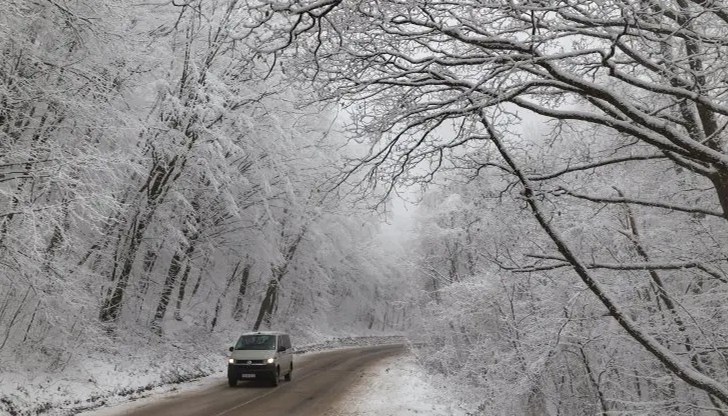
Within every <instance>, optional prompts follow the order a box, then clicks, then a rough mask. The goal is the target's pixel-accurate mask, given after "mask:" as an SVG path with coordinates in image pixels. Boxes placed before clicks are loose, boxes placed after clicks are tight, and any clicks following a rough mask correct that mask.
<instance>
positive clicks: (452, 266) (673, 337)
mask: <svg viewBox="0 0 728 416" xmlns="http://www.w3.org/2000/svg"><path fill="white" fill-rule="evenodd" d="M567 137H568V136H567V135H564V136H562V138H567ZM530 138H531V144H537V143H538V142H539V141H540V140H542V138H539V136H538V135H532V136H530ZM610 140H611V139H608V138H606V137H605V138H603V140H601V141H600V143H599V144H589V146H590V147H591V149H590V150H591V151H590V152H589V155H588V156H589V157H591V158H599V157H600V156H601V154H602V152H611V150H608V149H609V146H608V144H609V141H610ZM563 143H571V142H569V141H568V140H564V141H563ZM563 143H561V142H556V143H553V144H552V150H553V151H554V152H555V153H556V154H558V155H559V158H562V157H573V158H574V163H575V164H576V163H581V160H580V159H581V158H582V157H583V156H580V155H579V153H580V151H581V150H583V149H579V148H578V147H573V148H571V149H567V148H564V147H562V144H563ZM600 148H601V149H600ZM602 149H604V150H602ZM550 154H551V153H547V154H544V155H540V156H539V160H533V159H530V156H529V155H528V154H526V153H525V152H524V153H521V154H520V156H521V157H522V158H523V163H524V164H526V163H528V164H529V165H530V166H532V167H534V168H536V167H539V166H541V165H548V164H550V163H552V160H551V159H550V157H551V156H549V155H550ZM526 161H528V162H526ZM574 176H575V177H572V178H569V180H566V179H561V180H559V183H557V184H555V185H554V186H555V187H557V189H563V188H560V187H565V186H574V185H578V186H579V188H580V192H582V191H581V189H583V190H585V191H583V192H587V191H588V192H592V193H599V192H601V193H602V194H603V195H610V197H613V198H619V197H620V195H637V194H639V195H640V197H641V198H645V199H651V200H656V201H657V200H672V201H675V200H680V199H682V198H684V197H685V196H686V195H688V194H689V193H692V192H698V193H700V192H703V191H701V190H700V189H701V188H703V187H704V186H705V184H704V183H702V180H701V179H700V178H699V177H697V176H696V175H693V174H690V173H688V172H686V171H684V170H682V169H675V168H674V167H671V166H670V165H669V164H666V163H664V162H661V161H655V162H652V163H650V164H649V165H646V164H645V165H642V166H640V167H639V168H638V169H635V168H634V167H631V166H622V167H611V168H608V169H607V168H603V169H600V170H599V171H598V172H591V171H588V172H584V173H575V174H574ZM504 179H507V175H494V176H491V177H490V178H482V179H476V180H473V181H470V182H469V183H467V184H461V185H458V186H452V185H451V186H449V187H448V188H438V190H434V189H433V191H431V192H429V193H428V194H427V195H426V196H425V199H424V204H422V205H421V206H420V208H419V213H420V214H419V215H418V220H417V224H418V225H417V228H418V232H417V240H416V241H417V244H418V245H419V249H418V252H419V256H420V262H419V268H420V270H421V272H422V278H421V279H422V284H423V287H425V288H427V289H428V291H429V296H428V297H427V299H426V300H425V301H423V302H422V303H421V304H420V306H419V309H418V310H419V314H421V321H419V322H418V325H417V326H416V327H415V328H416V329H415V333H417V334H418V339H417V340H418V341H419V343H418V344H417V345H419V347H418V355H419V357H420V360H421V362H422V363H423V364H424V365H425V366H426V367H427V368H429V369H430V371H431V372H433V374H442V375H444V376H445V379H446V380H448V382H447V385H448V386H452V385H453V382H454V381H458V382H459V383H460V384H461V385H462V386H463V387H462V388H459V387H452V390H453V391H454V392H458V393H457V394H459V395H460V397H461V399H462V400H465V401H466V402H472V403H475V404H476V405H475V407H476V409H474V411H477V409H480V411H482V412H483V413H484V414H499V415H500V414H502V415H510V414H530V415H542V414H563V415H582V414H600V413H606V412H616V413H618V414H619V413H630V412H638V413H640V414H654V415H658V414H702V413H703V412H704V411H707V410H705V409H710V408H715V406H716V404H715V403H713V402H711V400H710V399H709V398H708V397H706V396H705V395H703V394H701V393H699V392H696V391H695V390H693V389H691V388H690V387H689V386H687V385H685V384H683V383H681V382H680V380H679V378H678V376H677V375H675V374H671V373H670V372H669V371H666V368H665V367H664V366H663V365H661V364H660V363H659V362H658V361H657V360H655V359H654V357H653V356H651V354H649V353H648V351H646V350H645V349H644V348H643V347H642V346H641V345H640V344H639V343H638V342H635V340H634V339H633V338H631V337H629V336H628V334H626V333H625V332H624V330H623V328H621V327H620V326H619V325H618V323H617V321H616V320H615V319H614V317H613V316H610V314H609V312H608V311H607V310H606V309H605V308H604V306H603V305H602V304H600V302H599V300H598V299H596V298H595V297H593V296H590V294H589V292H588V288H587V287H586V286H585V285H583V284H582V283H580V282H578V281H576V280H575V279H574V276H573V274H572V273H573V272H571V271H570V270H569V268H568V267H566V265H565V263H564V262H563V260H561V258H560V257H559V256H558V255H555V254H551V250H553V248H552V247H553V246H552V245H551V243H550V242H549V241H548V239H547V236H545V235H544V234H543V233H541V232H539V229H538V225H537V224H536V223H535V222H534V220H533V218H531V217H530V216H529V215H528V213H527V212H526V211H525V210H523V208H524V207H523V205H522V203H523V202H522V200H521V197H520V196H519V195H518V194H510V191H508V190H507V188H508V183H507V182H505V181H504ZM701 183H702V185H701ZM697 198H698V199H697V201H701V200H703V198H704V197H699V196H697ZM544 201H545V202H547V203H548V204H549V205H550V206H551V213H552V215H551V217H550V223H551V224H552V225H553V226H556V227H558V228H559V229H560V230H562V233H563V234H562V235H563V236H564V237H563V238H565V239H566V240H567V241H568V242H569V243H570V244H571V245H572V247H574V248H575V250H576V251H577V253H578V254H579V256H580V257H582V258H584V259H588V260H585V261H586V263H587V265H588V266H587V267H589V269H590V270H592V271H593V272H594V273H595V275H596V276H597V278H598V280H599V282H600V283H602V284H603V285H605V286H606V287H607V288H608V291H609V294H610V296H612V298H613V299H615V300H616V301H617V302H619V304H620V306H622V307H623V308H624V310H625V311H626V312H625V313H627V314H629V317H630V319H632V320H633V321H636V322H639V323H640V324H641V325H642V326H643V328H644V330H645V331H646V332H648V333H649V334H651V335H653V336H655V337H656V338H658V339H659V340H660V341H661V342H663V343H664V344H665V345H667V346H669V348H670V350H671V351H674V352H675V353H676V354H678V355H679V356H681V357H690V358H689V359H690V363H691V366H693V367H694V368H696V369H700V370H701V371H705V372H707V373H709V374H713V375H715V377H717V378H719V379H722V378H721V376H720V375H719V374H720V373H721V372H724V371H725V368H726V365H725V360H724V358H723V354H722V353H721V347H720V346H721V345H724V343H725V342H726V339H728V338H727V337H728V332H727V331H726V330H725V325H722V324H719V323H718V322H723V321H722V319H723V317H724V316H725V314H726V313H727V312H728V310H726V305H725V303H724V302H722V301H721V300H720V299H722V298H724V297H725V296H726V295H727V294H728V293H727V292H728V290H727V289H728V288H727V287H726V286H725V281H724V280H725V278H724V277H723V272H722V271H721V270H722V268H723V267H725V265H724V261H725V260H724V257H723V255H722V254H721V252H722V250H725V247H726V244H728V233H727V232H726V230H725V227H724V226H723V225H722V224H721V222H722V221H723V220H722V219H715V218H711V217H710V216H708V215H703V214H695V213H679V212H675V211H670V210H660V209H654V208H650V209H646V208H639V207H634V206H631V207H630V206H629V205H627V204H625V203H623V202H621V201H618V202H619V203H614V204H609V205H606V206H605V205H603V204H590V203H586V202H579V201H573V200H571V199H566V198H565V195H564V194H563V193H561V192H554V193H552V194H544ZM684 202H685V203H686V204H687V203H688V202H689V201H684ZM698 206H699V205H698ZM701 408H702V409H703V410H699V409H701Z"/></svg>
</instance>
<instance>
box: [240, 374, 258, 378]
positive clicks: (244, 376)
mask: <svg viewBox="0 0 728 416" xmlns="http://www.w3.org/2000/svg"><path fill="white" fill-rule="evenodd" d="M240 378H255V374H241V375H240Z"/></svg>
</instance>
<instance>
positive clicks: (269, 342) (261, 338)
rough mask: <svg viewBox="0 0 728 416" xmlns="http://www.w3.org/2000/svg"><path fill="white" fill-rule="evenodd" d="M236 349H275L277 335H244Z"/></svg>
mask: <svg viewBox="0 0 728 416" xmlns="http://www.w3.org/2000/svg"><path fill="white" fill-rule="evenodd" d="M235 349H236V350H274V349H276V337H275V335H243V336H241V337H240V338H238V343H237V344H235Z"/></svg>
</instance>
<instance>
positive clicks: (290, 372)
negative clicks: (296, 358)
mask: <svg viewBox="0 0 728 416" xmlns="http://www.w3.org/2000/svg"><path fill="white" fill-rule="evenodd" d="M291 377H293V363H291V367H290V368H289V369H288V373H287V374H286V376H285V377H283V378H284V379H285V380H286V381H291Z"/></svg>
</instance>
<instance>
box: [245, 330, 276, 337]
mask: <svg viewBox="0 0 728 416" xmlns="http://www.w3.org/2000/svg"><path fill="white" fill-rule="evenodd" d="M240 335H241V336H242V335H288V333H286V332H281V331H251V332H243V333H242V334H240Z"/></svg>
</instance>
